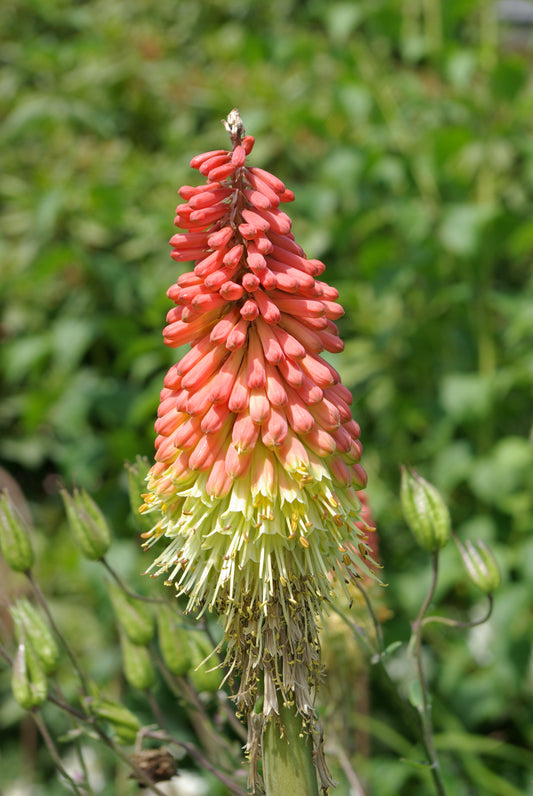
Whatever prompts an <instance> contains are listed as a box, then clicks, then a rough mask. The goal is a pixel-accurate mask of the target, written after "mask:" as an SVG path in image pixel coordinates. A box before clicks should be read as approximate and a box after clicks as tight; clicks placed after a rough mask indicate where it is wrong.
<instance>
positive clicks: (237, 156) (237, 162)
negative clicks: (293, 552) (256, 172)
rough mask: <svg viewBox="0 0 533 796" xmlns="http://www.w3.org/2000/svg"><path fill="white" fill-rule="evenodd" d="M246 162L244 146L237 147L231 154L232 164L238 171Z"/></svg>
mask: <svg viewBox="0 0 533 796" xmlns="http://www.w3.org/2000/svg"><path fill="white" fill-rule="evenodd" d="M245 162H246V150H245V148H244V147H243V146H242V144H240V145H238V146H236V147H235V149H234V150H233V152H232V153H231V163H232V165H233V166H234V167H235V168H236V169H237V168H240V167H241V166H244V164H245Z"/></svg>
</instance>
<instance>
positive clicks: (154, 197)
mask: <svg viewBox="0 0 533 796" xmlns="http://www.w3.org/2000/svg"><path fill="white" fill-rule="evenodd" d="M532 32H533V4H532V3H531V2H527V1H523V2H520V1H518V0H517V1H516V2H512V1H510V0H507V1H503V2H497V3H495V2H491V1H490V0H351V1H348V0H344V1H342V0H339V1H338V2H337V1H335V0H307V2H304V0H300V1H298V0H269V2H253V1H252V0H201V2H200V1H199V0H128V2H126V1H125V0H91V1H85V2H84V1H83V0H80V1H79V2H75V1H74V0H3V2H2V3H1V4H0V37H1V42H0V44H1V46H0V63H1V68H0V113H1V117H2V124H1V127H0V174H1V175H2V176H1V179H0V202H1V207H2V215H1V219H0V258H1V261H0V303H1V305H2V319H1V328H0V333H1V367H2V373H1V387H2V389H1V395H0V424H1V439H0V457H1V464H2V467H3V468H4V473H3V476H2V477H3V479H4V480H6V479H7V478H8V477H9V478H12V479H14V480H15V481H16V482H17V483H18V485H19V486H20V487H21V489H22V490H23V491H24V494H25V496H26V499H27V500H28V503H29V506H30V509H31V512H32V514H33V517H34V521H35V524H36V528H37V532H36V544H37V547H38V550H39V562H40V563H39V576H40V579H41V582H42V584H43V588H44V589H45V590H46V591H47V594H48V595H49V599H50V601H51V603H52V604H53V606H54V607H55V609H56V610H57V611H58V614H59V616H60V618H61V621H62V622H63V625H64V626H65V627H66V629H67V631H68V630H69V628H70V630H71V631H72V632H73V634H74V636H75V637H76V639H77V641H76V644H77V646H78V651H79V654H80V655H81V656H82V657H83V656H85V659H86V664H87V666H88V667H89V669H90V671H91V674H92V676H94V677H95V678H97V679H98V678H99V680H100V681H103V682H107V681H112V680H113V679H114V678H117V677H119V676H120V673H119V669H120V665H119V657H118V653H117V651H116V648H117V641H116V637H115V635H114V631H113V628H112V627H111V625H110V623H109V619H108V605H107V603H106V601H105V598H104V589H103V586H102V584H101V573H100V572H99V571H97V570H96V569H95V568H94V566H92V565H89V564H87V563H84V562H83V561H81V560H80V559H79V557H78V556H77V555H76V554H75V553H74V552H73V549H72V546H71V544H70V542H69V539H68V533H67V530H66V525H65V519H64V514H63V510H62V506H61V501H60V499H59V496H58V484H59V483H64V484H66V485H67V486H68V487H71V486H73V485H78V486H84V487H86V488H87V489H89V490H90V491H91V493H92V494H93V496H94V497H95V498H96V499H97V500H98V502H99V504H100V505H101V506H102V508H103V509H104V511H105V512H106V515H107V516H108V517H109V519H110V521H112V523H113V528H114V534H115V542H114V546H113V550H114V553H113V555H114V556H115V558H116V560H117V562H120V567H121V568H122V572H123V574H125V575H127V576H128V577H130V578H132V579H133V580H135V579H136V578H138V579H139V581H141V579H140V577H139V572H140V571H141V569H142V568H143V566H144V562H143V561H142V560H141V556H140V553H139V547H138V535H137V531H136V529H135V525H134V523H133V522H132V519H131V516H130V510H129V504H128V497H127V489H126V479H125V474H124V467H123V464H124V461H125V460H132V459H133V458H134V457H135V456H136V455H137V454H143V455H147V456H149V457H151V456H152V447H153V437H154V435H153V419H154V416H155V411H156V408H157V402H158V395H159V390H160V388H161V385H162V378H163V374H164V372H165V371H166V368H167V367H168V366H169V364H170V363H171V362H172V361H173V359H174V357H175V352H174V351H171V350H166V349H165V347H164V345H163V343H162V338H161V329H162V327H163V325H164V318H165V314H166V311H167V309H168V308H169V306H170V302H169V300H168V299H167V297H166V295H165V291H166V289H167V287H168V286H169V285H170V284H172V283H173V282H174V281H175V279H176V278H177V276H178V274H179V272H180V271H179V266H177V265H176V264H175V263H173V262H172V261H171V260H170V258H169V255H168V251H169V249H168V243H167V241H168V238H169V237H170V236H171V235H172V234H173V227H172V219H173V210H174V206H175V204H176V202H177V193H176V192H177V189H178V187H179V186H180V185H181V184H183V183H191V181H192V182H194V180H196V179H197V174H196V173H195V172H191V171H190V169H189V167H188V163H189V160H190V158H191V157H192V156H193V155H194V154H196V153H198V152H202V151H204V150H208V149H215V148H219V147H224V146H226V144H227V141H226V133H225V131H224V129H223V127H222V125H221V124H220V119H222V118H223V117H225V116H226V115H227V113H228V112H229V110H231V108H233V107H234V106H236V107H238V108H239V110H240V112H241V115H242V117H243V119H244V121H245V124H246V128H247V131H248V132H249V133H250V134H252V135H254V136H255V137H256V146H255V149H254V152H253V162H254V163H255V164H257V165H261V166H262V167H264V168H267V169H269V170H270V171H273V172H274V173H275V174H277V175H278V176H279V177H280V178H281V179H283V180H284V182H285V183H286V184H287V185H288V186H289V187H290V188H291V189H292V190H294V192H295V194H296V201H295V203H294V204H292V205H291V206H290V208H289V213H290V214H291V216H292V218H293V222H294V224H293V231H294V233H295V236H296V239H297V241H298V242H299V243H300V244H301V245H302V246H303V248H304V249H305V251H306V252H307V254H308V256H309V257H317V258H320V259H322V260H324V262H325V263H326V265H327V271H326V277H327V279H328V281H330V282H331V283H333V284H334V285H335V286H336V287H337V288H338V289H339V291H340V295H341V302H342V304H343V305H344V307H345V309H346V315H345V317H344V318H343V319H342V320H341V321H340V324H339V325H340V329H341V334H342V335H343V337H344V339H345V342H346V347H345V351H344V353H343V354H342V355H337V356H335V358H334V360H332V361H334V362H335V366H336V367H337V369H338V370H340V372H341V373H342V376H343V380H344V381H345V383H346V384H347V386H349V387H350V389H352V390H353V393H354V397H355V403H354V414H355V416H356V418H357V420H358V421H359V422H360V424H361V427H362V439H363V442H364V444H365V458H364V462H365V464H366V467H367V469H368V472H369V489H368V494H369V499H370V502H371V505H372V510H373V513H374V516H375V519H376V522H377V526H378V532H379V543H380V550H381V557H382V561H383V565H384V579H385V580H386V582H387V583H388V588H387V589H386V590H385V591H384V592H383V593H382V594H381V595H380V597H379V600H380V601H381V602H382V604H383V605H382V608H383V611H382V613H383V615H384V616H385V615H387V616H388V619H387V621H386V622H385V625H384V632H385V636H386V641H387V642H392V641H395V640H403V641H405V640H406V638H407V637H408V633H409V622H410V621H411V620H412V619H413V618H414V616H415V615H416V612H417V609H418V606H419V604H420V602H421V600H422V598H423V595H424V592H425V589H426V588H427V585H428V562H427V559H426V557H425V556H424V555H423V554H422V553H421V552H419V551H418V550H417V549H416V547H415V545H414V542H413V540H412V538H411V537H410V535H409V532H408V530H407V529H406V527H405V525H404V524H403V522H402V519H401V513H400V507H399V498H398V490H399V466H400V464H402V463H403V464H408V465H412V466H415V467H416V468H417V469H418V470H419V471H420V472H421V473H422V474H423V475H424V476H425V477H426V478H428V479H430V480H431V481H433V482H434V483H435V484H436V485H437V486H438V487H439V489H440V490H441V491H442V493H443V494H444V495H445V496H446V499H447V500H448V503H449V506H450V511H451V514H452V518H453V525H454V528H455V530H456V532H457V533H458V535H459V536H460V537H461V538H462V539H465V538H467V537H469V538H473V539H477V538H481V539H483V540H485V541H486V542H488V543H490V544H491V545H492V547H493V549H494V551H495V553H496V555H497V557H498V559H499V562H500V565H501V568H502V572H503V576H504V582H503V586H502V587H501V589H500V591H499V593H498V594H497V598H496V606H495V610H494V615H493V618H492V619H491V621H490V623H489V624H487V625H485V626H483V627H482V628H480V629H478V630H476V631H470V632H466V633H464V632H457V631H453V630H449V629H445V630H442V629H438V630H436V631H430V632H429V634H428V640H429V645H428V650H427V665H428V667H429V671H430V677H431V683H432V689H433V693H434V715H435V722H436V726H437V745H438V747H439V748H440V749H441V754H442V756H443V762H444V765H445V768H446V770H447V777H448V784H449V785H450V792H451V793H453V794H454V796H462V795H463V794H465V795H466V794H474V793H476V794H495V795H497V796H507V795H509V796H517V794H522V796H523V794H531V793H533V784H532V780H533V777H532V774H531V771H532V770H533V762H532V760H533V758H532V755H531V752H530V751H527V750H528V749H531V747H532V745H533V711H532V707H531V700H532V696H533V659H532V654H531V641H532V635H533V633H532V627H533V623H532V604H533V577H532V574H533V536H532V533H531V531H532V526H533V446H532V420H533V419H532V406H533V404H532V387H533V277H532V268H531V265H532V252H533V212H532V211H533V33H532ZM157 587H158V584H156V586H155V587H152V586H151V587H150V588H157ZM139 588H148V587H143V586H142V585H141V586H139ZM23 589H24V586H23V584H22V581H19V580H18V579H17V578H15V577H14V576H13V577H11V576H9V577H8V576H7V574H6V575H5V576H4V577H3V580H2V585H0V591H1V592H2V594H1V599H2V605H3V610H4V608H5V604H6V602H7V600H8V593H9V594H12V593H13V592H20V591H22V590H23ZM483 610H484V602H483V598H482V595H480V593H477V592H476V591H475V589H474V588H473V587H471V586H469V585H468V583H467V580H466V578H465V574H464V571H463V569H462V565H461V561H460V559H459V556H458V555H457V552H456V551H455V550H454V549H452V546H451V545H450V547H449V548H446V549H445V551H444V553H443V557H442V577H441V581H440V585H439V590H438V611H441V612H442V613H446V614H447V615H449V616H453V617H455V618H459V619H465V618H466V619H468V618H471V619H472V618H476V617H477V616H479V615H480V614H481V613H482V611H483ZM82 626H83V628H84V633H83V634H82V635H83V638H79V635H80V634H79V633H77V629H78V628H79V627H82ZM95 651H96V652H95ZM96 653H97V654H96ZM390 667H391V673H392V674H393V676H394V678H395V679H396V680H397V682H398V683H399V684H400V686H401V687H402V688H403V687H405V688H408V684H409V683H408V681H409V678H410V673H409V667H408V665H407V663H406V656H405V649H404V648H400V649H399V650H398V651H397V652H396V653H395V654H394V655H392V656H391V661H390ZM337 674H338V673H337ZM333 676H335V672H333ZM342 677H343V678H345V680H346V682H345V689H346V692H350V691H354V690H357V688H361V685H360V683H361V682H363V680H364V679H365V678H364V677H363V676H362V675H361V672H360V669H359V664H358V663H356V662H355V661H354V666H353V670H350V668H349V666H348V667H345V669H343V671H342ZM365 677H366V675H365ZM371 679H372V678H371V676H370V680H371ZM0 686H1V688H2V694H3V696H2V699H1V701H0V740H1V744H2V749H3V750H2V763H1V765H0V788H1V787H3V788H4V789H5V791H6V793H8V794H11V793H12V792H13V793H14V792H15V791H14V790H13V783H14V782H16V781H18V782H19V783H20V773H21V771H25V772H26V778H28V777H29V781H30V782H31V789H30V790H29V791H28V793H31V794H47V796H48V794H56V793H58V794H59V793H63V792H64V789H63V788H62V787H61V786H60V785H58V783H57V782H56V780H55V779H54V776H53V774H52V772H51V766H50V763H49V760H48V758H47V754H46V751H43V750H42V749H41V748H40V746H39V744H38V742H37V740H36V738H35V735H34V733H33V730H32V728H31V723H28V722H27V721H24V719H23V716H22V712H21V711H20V710H19V709H18V708H17V707H16V705H15V703H14V702H13V700H12V699H11V697H10V696H9V672H8V670H7V668H6V667H0ZM365 688H366V686H365ZM369 688H370V691H371V695H370V697H369V699H368V700H367V701H368V702H369V703H370V706H368V705H367V707H366V708H365V710H369V711H370V715H371V716H372V717H373V723H371V724H370V725H368V727H369V729H368V728H367V729H368V733H369V738H367V741H368V744H367V747H368V748H367V749H366V752H368V750H370V752H369V754H370V757H369V758H367V757H365V755H359V757H360V759H358V765H359V771H362V772H363V773H362V776H363V778H364V780H365V781H366V782H367V784H368V788H369V792H371V793H373V794H376V796H388V794H403V793H404V792H405V793H407V792H412V785H413V782H418V785H417V787H418V788H419V789H418V790H417V791H416V792H417V793H420V794H424V793H425V792H426V791H425V790H424V786H423V784H421V783H420V781H419V780H417V779H416V772H415V773H413V768H412V767H411V766H409V765H408V764H406V763H402V762H401V760H400V759H399V758H400V757H401V756H402V753H403V751H402V750H403V747H402V738H401V731H400V730H399V729H398V728H397V730H395V729H394V728H395V715H394V711H393V710H391V708H390V705H389V703H388V698H387V696H386V695H385V694H383V693H381V691H380V689H379V686H376V687H375V689H374V690H373V691H372V683H370V685H369ZM354 723H356V722H355V720H354ZM354 732H355V728H354ZM353 754H354V755H355V757H356V758H357V754H358V752H357V750H355V751H354V752H353ZM365 754H366V753H365ZM10 788H11V790H10ZM409 788H411V791H409ZM109 792H110V793H114V792H115V791H114V790H111V791H109ZM116 792H118V790H117V791H116ZM210 792H211V791H210ZM212 792H213V793H214V792H215V791H214V790H213V791H212ZM339 793H340V794H341V793H349V791H348V790H346V789H345V790H344V791H342V790H339Z"/></svg>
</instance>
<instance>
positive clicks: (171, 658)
mask: <svg viewBox="0 0 533 796" xmlns="http://www.w3.org/2000/svg"><path fill="white" fill-rule="evenodd" d="M157 631H158V638H159V648H160V650H161V655H162V657H163V660H164V662H165V666H166V667H167V669H168V670H169V672H172V674H174V675H176V676H177V677H182V676H183V675H185V674H187V672H188V671H189V670H190V668H191V666H192V653H191V645H190V643H189V633H188V632H187V630H185V628H183V627H179V626H178V625H177V624H176V614H175V612H174V611H173V610H172V609H171V607H170V606H166V605H161V606H159V607H158V609H157Z"/></svg>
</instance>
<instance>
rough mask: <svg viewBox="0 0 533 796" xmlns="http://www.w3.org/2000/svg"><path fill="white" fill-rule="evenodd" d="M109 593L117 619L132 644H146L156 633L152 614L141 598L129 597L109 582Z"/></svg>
mask: <svg viewBox="0 0 533 796" xmlns="http://www.w3.org/2000/svg"><path fill="white" fill-rule="evenodd" d="M108 588H109V594H110V596H111V602H112V603H113V610H114V611H115V615H116V617H117V620H118V622H119V624H120V626H121V627H122V629H123V630H124V632H125V633H126V635H127V637H128V639H129V640H130V641H131V643H132V644H139V645H140V646H146V645H147V644H149V643H150V641H151V640H152V638H153V635H154V623H153V620H152V615H151V613H150V611H149V610H148V609H147V607H146V606H145V605H144V604H143V603H142V602H141V601H139V600H134V599H133V598H132V597H128V596H127V595H126V594H125V593H124V592H123V590H122V589H121V588H120V587H119V586H117V585H116V584H115V583H109V584H108Z"/></svg>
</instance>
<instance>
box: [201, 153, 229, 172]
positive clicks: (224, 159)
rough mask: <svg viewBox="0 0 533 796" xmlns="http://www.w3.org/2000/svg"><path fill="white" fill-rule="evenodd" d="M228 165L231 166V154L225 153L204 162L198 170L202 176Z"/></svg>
mask: <svg viewBox="0 0 533 796" xmlns="http://www.w3.org/2000/svg"><path fill="white" fill-rule="evenodd" d="M228 164H229V154H228V153H227V152H223V153H222V154H221V155H214V156H213V157H211V158H207V160H204V161H203V162H202V163H201V164H200V165H199V166H198V170H199V172H200V174H203V175H207V174H209V172H210V171H212V170H213V169H216V168H217V167H219V166H227V165H228ZM230 174H231V172H230Z"/></svg>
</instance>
